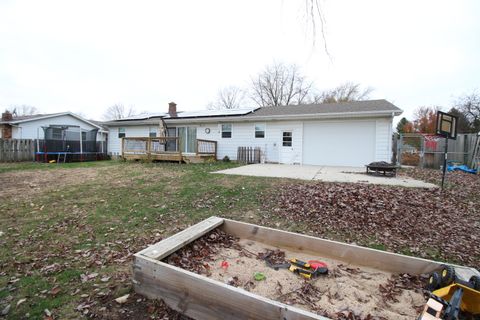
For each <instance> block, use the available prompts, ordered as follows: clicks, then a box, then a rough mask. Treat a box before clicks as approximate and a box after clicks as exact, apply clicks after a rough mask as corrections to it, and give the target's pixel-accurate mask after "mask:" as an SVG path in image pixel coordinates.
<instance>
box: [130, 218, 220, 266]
mask: <svg viewBox="0 0 480 320" xmlns="http://www.w3.org/2000/svg"><path fill="white" fill-rule="evenodd" d="M222 223H223V219H222V218H218V217H215V216H212V217H210V218H208V219H205V220H203V221H201V222H199V223H197V224H196V225H193V226H191V227H190V228H187V229H185V230H183V231H181V232H179V233H177V234H175V235H173V236H171V237H169V238H167V239H164V240H162V241H160V242H158V243H156V244H154V245H153V246H150V247H148V248H146V249H145V250H142V251H140V252H139V254H141V255H144V256H146V257H149V258H153V259H159V260H160V259H163V258H165V257H166V256H168V255H170V254H171V253H173V252H175V251H177V250H178V249H180V248H181V247H183V246H185V245H187V244H189V243H190V242H192V241H193V240H195V239H197V238H200V237H201V236H203V235H204V234H206V233H207V232H209V231H211V230H213V229H215V228H216V227H218V226H219V225H221V224H222Z"/></svg>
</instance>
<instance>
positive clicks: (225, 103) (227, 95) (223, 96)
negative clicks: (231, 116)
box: [208, 86, 245, 109]
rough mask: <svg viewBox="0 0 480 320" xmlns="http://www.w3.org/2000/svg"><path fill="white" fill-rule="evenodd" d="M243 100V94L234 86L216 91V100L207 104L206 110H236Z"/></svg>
mask: <svg viewBox="0 0 480 320" xmlns="http://www.w3.org/2000/svg"><path fill="white" fill-rule="evenodd" d="M244 100H245V92H244V91H243V90H242V89H240V88H238V87H234V86H230V87H225V88H223V89H220V90H218V93H217V100H216V101H215V102H212V103H209V105H208V109H238V108H240V107H241V105H242V102H243V101H244Z"/></svg>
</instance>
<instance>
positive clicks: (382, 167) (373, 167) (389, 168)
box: [365, 161, 397, 177]
mask: <svg viewBox="0 0 480 320" xmlns="http://www.w3.org/2000/svg"><path fill="white" fill-rule="evenodd" d="M365 167H366V168H367V174H370V175H382V176H385V177H396V176H397V166H396V165H394V164H391V163H388V162H385V161H378V162H372V163H370V164H367V165H366V166H365Z"/></svg>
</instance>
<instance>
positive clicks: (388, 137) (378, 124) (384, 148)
mask: <svg viewBox="0 0 480 320" xmlns="http://www.w3.org/2000/svg"><path fill="white" fill-rule="evenodd" d="M392 135H393V132H392V120H391V119H379V120H376V121H375V139H376V140H375V161H386V162H391V161H392Z"/></svg>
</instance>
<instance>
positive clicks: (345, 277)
mask: <svg viewBox="0 0 480 320" xmlns="http://www.w3.org/2000/svg"><path fill="white" fill-rule="evenodd" d="M239 244H240V245H241V246H242V247H243V248H245V249H246V251H247V250H248V251H249V252H252V253H254V254H258V253H261V252H265V251H266V249H271V250H275V249H280V250H283V251H285V254H286V258H287V259H289V258H297V259H300V260H303V261H307V260H312V259H314V260H320V261H323V262H325V263H327V265H328V267H329V274H328V275H325V276H320V277H319V278H317V279H312V280H305V279H304V278H303V277H301V276H299V275H297V274H294V273H292V272H290V271H288V270H287V269H279V270H278V271H277V270H274V269H272V268H270V267H268V266H267V265H266V263H265V261H263V260H259V259H257V258H256V257H255V256H253V255H252V256H251V257H246V256H245V255H244V254H242V253H241V251H239V250H237V249H232V248H228V249H226V248H221V249H219V251H218V253H217V255H216V256H217V258H216V260H215V261H214V262H212V263H210V265H211V266H212V268H211V269H210V271H211V275H210V276H209V277H210V278H213V279H215V280H218V281H221V282H224V283H228V282H229V281H230V282H232V278H233V277H236V278H235V281H234V282H235V285H236V286H238V287H239V288H246V289H247V290H249V291H250V292H252V293H255V294H258V295H261V296H263V297H266V298H270V299H272V300H277V301H280V302H284V303H287V304H291V305H294V306H296V307H299V308H302V309H305V310H309V311H312V312H315V313H319V314H322V315H326V316H328V315H334V314H336V313H338V312H342V311H346V310H348V311H352V312H354V314H356V315H359V316H361V317H366V316H367V315H369V314H370V315H371V316H374V317H383V318H386V319H413V318H415V316H417V314H418V312H417V310H416V309H415V308H417V309H418V308H419V307H421V306H423V305H424V304H425V299H424V297H423V295H422V293H421V292H417V291H415V290H406V289H400V290H401V293H400V294H399V295H398V296H395V299H392V300H388V301H386V299H385V298H384V297H383V296H382V293H381V292H380V290H379V285H384V286H385V285H386V284H387V283H388V280H389V279H390V278H391V277H392V274H391V273H388V272H385V271H380V270H377V269H372V268H366V267H357V266H355V265H346V263H344V262H342V261H337V260H332V259H327V258H322V257H318V256H317V257H316V256H311V255H308V254H305V253H300V252H293V251H288V250H284V249H283V248H275V247H272V246H268V245H265V244H263V243H260V242H256V241H251V240H245V239H241V240H239ZM222 261H227V262H228V264H229V267H228V268H227V269H224V268H222V267H221V264H222ZM255 272H262V273H263V274H264V275H265V276H266V280H263V281H255V280H254V278H253V275H254V273H255ZM237 279H238V280H237ZM305 281H308V283H310V284H311V285H313V287H314V288H315V294H314V295H309V297H310V298H311V299H307V300H310V301H305V299H304V298H303V299H302V296H301V295H300V296H298V295H296V292H295V291H296V290H298V289H300V288H301V287H302V286H303V285H304V284H305ZM252 283H253V285H252ZM307 295H308V294H307ZM304 296H305V294H303V297H304ZM395 300H396V301H395Z"/></svg>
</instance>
